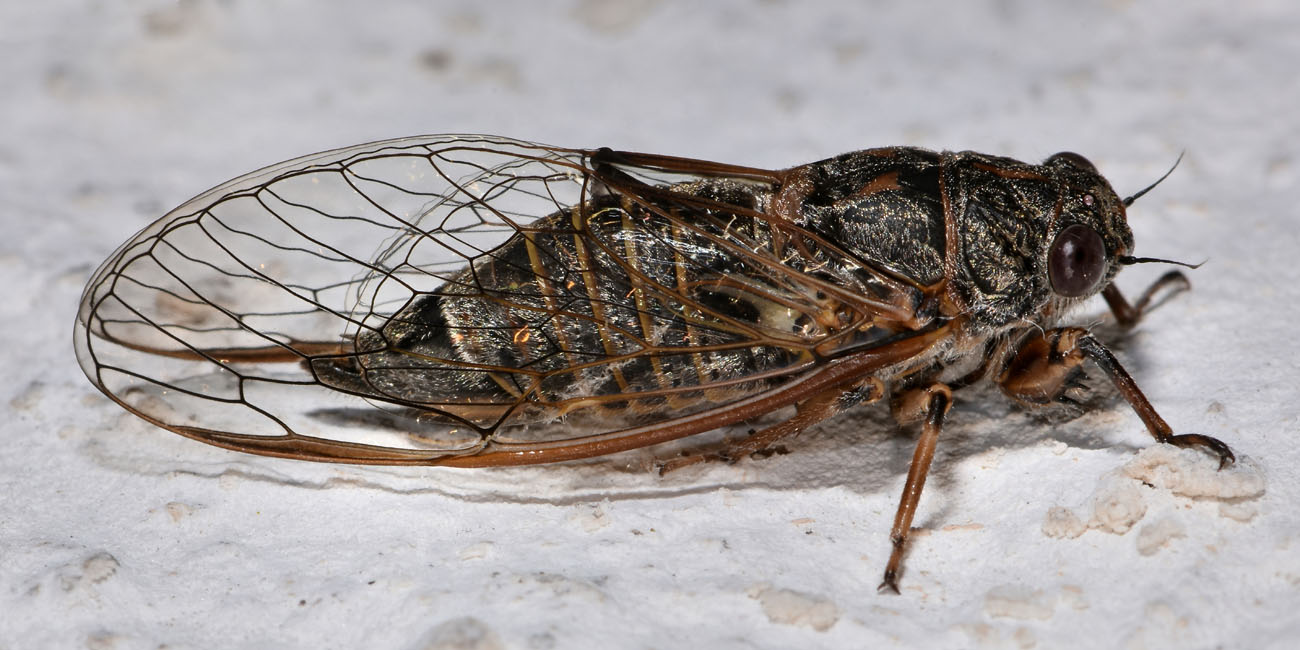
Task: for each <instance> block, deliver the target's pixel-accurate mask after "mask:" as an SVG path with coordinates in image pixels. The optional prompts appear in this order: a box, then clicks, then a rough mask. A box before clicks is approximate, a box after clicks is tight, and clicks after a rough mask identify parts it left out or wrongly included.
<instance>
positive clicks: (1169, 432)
mask: <svg viewBox="0 0 1300 650" xmlns="http://www.w3.org/2000/svg"><path fill="white" fill-rule="evenodd" d="M1085 359H1091V360H1092V362H1093V363H1095V364H1097V367H1099V368H1101V370H1102V372H1104V373H1106V376H1107V377H1109V378H1110V381H1111V383H1113V384H1114V385H1115V388H1116V389H1118V390H1119V394H1120V395H1121V396H1123V398H1124V399H1125V401H1127V402H1128V403H1129V406H1132V407H1133V410H1134V411H1136V412H1137V415H1138V417H1139V418H1142V423H1143V424H1145V425H1146V427H1147V431H1149V432H1150V433H1151V436H1152V437H1153V438H1155V439H1156V441H1157V442H1163V443H1167V444H1171V445H1175V446H1178V447H1201V448H1203V449H1206V450H1208V451H1209V452H1211V453H1213V454H1215V455H1217V456H1218V457H1219V468H1220V469H1222V468H1224V467H1227V466H1228V465H1231V464H1232V462H1233V461H1234V460H1235V458H1234V456H1233V455H1232V450H1231V449H1229V448H1228V445H1225V444H1224V443H1223V442H1221V441H1219V440H1218V439H1216V438H1211V437H1210V436H1204V435H1201V434H1196V433H1186V434H1181V435H1176V434H1174V431H1173V429H1172V428H1170V426H1169V423H1167V422H1165V420H1164V418H1162V417H1160V414H1158V413H1156V409H1155V407H1153V406H1151V402H1149V401H1147V398H1146V396H1145V395H1143V394H1142V390H1141V389H1139V388H1138V386H1137V383H1136V382H1134V381H1133V378H1132V377H1131V376H1129V374H1128V372H1126V371H1125V370H1124V367H1123V366H1121V365H1120V363H1119V360H1118V359H1116V358H1115V355H1113V354H1111V352H1110V350H1107V349H1106V346H1104V345H1102V344H1101V342H1100V341H1098V340H1097V339H1096V338H1095V337H1093V335H1092V334H1091V333H1089V332H1088V330H1085V329H1081V328H1078V327H1063V328H1060V329H1054V330H1048V331H1047V332H1046V333H1044V334H1043V336H1041V337H1034V338H1032V339H1030V340H1029V341H1026V342H1025V343H1024V345H1022V346H1021V347H1020V351H1019V352H1018V353H1017V354H1016V356H1015V357H1014V358H1012V360H1011V362H1010V363H1008V364H1007V367H1006V368H1005V369H1004V370H1003V371H1002V374H1001V375H999V376H998V383H999V384H1001V386H1002V390H1003V392H1005V393H1007V394H1008V395H1010V396H1011V397H1014V398H1016V399H1019V400H1021V401H1025V402H1030V403H1036V404H1042V403H1047V402H1051V401H1053V400H1057V399H1060V398H1061V394H1062V393H1064V392H1065V391H1066V389H1068V388H1070V386H1071V385H1073V384H1072V381H1073V379H1074V375H1075V374H1076V373H1077V369H1078V366H1079V365H1080V364H1082V363H1083V362H1084V360H1085Z"/></svg>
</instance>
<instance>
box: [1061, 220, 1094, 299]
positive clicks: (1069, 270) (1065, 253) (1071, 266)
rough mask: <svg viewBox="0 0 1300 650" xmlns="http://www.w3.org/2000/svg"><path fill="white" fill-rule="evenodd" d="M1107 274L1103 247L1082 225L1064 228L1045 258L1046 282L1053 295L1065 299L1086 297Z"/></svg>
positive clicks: (1091, 230)
mask: <svg viewBox="0 0 1300 650" xmlns="http://www.w3.org/2000/svg"><path fill="white" fill-rule="evenodd" d="M1105 272H1106V243H1105V242H1103V241H1102V240H1101V235H1098V234H1097V231H1095V230H1093V229H1092V228H1089V227H1087V226H1085V225H1083V224H1079V223H1076V224H1074V225H1072V226H1066V227H1065V229H1064V230H1062V231H1061V233H1060V234H1058V235H1057V236H1056V241H1053V242H1052V250H1051V252H1049V253H1048V254H1047V279H1048V281H1050V282H1051V283H1052V291H1055V292H1056V293H1057V294H1059V295H1062V296H1065V297H1067V298H1078V297H1079V296H1086V295H1088V294H1089V293H1091V292H1092V290H1093V289H1096V288H1097V283H1098V282H1101V278H1102V276H1103V275H1104V274H1105Z"/></svg>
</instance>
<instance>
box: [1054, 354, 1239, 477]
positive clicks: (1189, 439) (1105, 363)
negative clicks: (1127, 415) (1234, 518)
mask: <svg viewBox="0 0 1300 650" xmlns="http://www.w3.org/2000/svg"><path fill="white" fill-rule="evenodd" d="M1076 344H1077V345H1078V349H1080V350H1082V351H1083V353H1084V354H1086V355H1088V358H1090V359H1092V361H1093V363H1096V364H1097V365H1098V366H1099V367H1100V368H1101V369H1102V371H1103V372H1105V373H1106V375H1107V376H1108V377H1110V381H1111V383H1113V384H1115V388H1117V389H1119V394H1120V395H1122V396H1124V399H1125V400H1127V401H1128V403H1129V405H1130V406H1132V407H1133V410H1134V411H1136V412H1137V414H1138V417H1140V418H1142V423H1143V424H1145V425H1147V431H1150V432H1151V435H1152V437H1154V438H1155V439H1156V441H1157V442H1164V443H1168V444H1171V445H1174V446H1175V447H1201V448H1203V449H1206V450H1208V451H1209V452H1210V453H1213V454H1215V455H1217V456H1218V457H1219V469H1223V468H1225V467H1227V466H1229V465H1231V464H1232V463H1233V461H1235V460H1236V457H1235V456H1233V455H1232V450H1231V449H1229V448H1228V445H1226V444H1224V443H1223V441H1221V440H1219V439H1218V438H1211V437H1210V436H1205V435H1201V434H1199V433H1184V434H1174V430H1173V429H1172V428H1170V426H1169V423H1167V422H1165V419H1164V418H1162V417H1160V414H1159V413H1156V409H1155V407H1154V406H1151V402H1149V401H1147V397H1146V395H1143V394H1142V390H1141V389H1139V388H1138V386H1137V383H1136V382H1134V381H1133V378H1132V377H1130V376H1129V374H1128V372H1126V371H1125V370H1124V367H1123V366H1121V365H1119V360H1118V359H1116V358H1115V355H1113V354H1111V353H1110V350H1107V349H1106V346H1104V345H1102V344H1101V342H1100V341H1098V340H1097V339H1095V338H1093V336H1092V335H1091V334H1088V333H1087V332H1084V334H1083V335H1082V336H1080V337H1079V338H1078V341H1077V343H1076Z"/></svg>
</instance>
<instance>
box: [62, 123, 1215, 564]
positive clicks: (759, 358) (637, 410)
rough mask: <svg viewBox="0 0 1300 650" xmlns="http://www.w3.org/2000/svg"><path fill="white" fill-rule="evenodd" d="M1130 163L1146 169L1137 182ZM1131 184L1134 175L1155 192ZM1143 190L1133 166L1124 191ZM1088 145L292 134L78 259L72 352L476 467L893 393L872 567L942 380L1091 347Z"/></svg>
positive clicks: (1125, 317)
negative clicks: (814, 153) (299, 139)
mask: <svg viewBox="0 0 1300 650" xmlns="http://www.w3.org/2000/svg"><path fill="white" fill-rule="evenodd" d="M1148 189H1149V188H1148ZM1144 192H1145V190H1144ZM1140 194H1141V193H1139V195H1140ZM1133 198H1136V196H1134V197H1131V198H1130V199H1126V200H1121V199H1120V198H1119V197H1118V196H1116V194H1115V192H1114V191H1113V190H1112V189H1111V187H1110V185H1109V184H1108V183H1107V182H1106V181H1105V179H1103V178H1102V177H1101V176H1100V175H1099V174H1098V172H1097V170H1096V169H1095V168H1094V167H1093V166H1092V165H1091V164H1090V163H1089V162H1088V161H1086V160H1085V159H1083V158H1082V157H1080V156H1078V155H1077V154H1070V153H1063V154H1058V155H1056V156H1053V157H1051V158H1049V159H1048V160H1047V161H1046V162H1045V163H1043V164H1041V165H1029V164H1025V163H1021V162H1017V161H1014V160H1009V159H1006V158H998V157H994V156H987V155H983V154H977V153H970V152H964V153H935V152H930V151H925V150H921V149H913V148H884V149H871V150H866V151H859V152H855V153H849V154H845V155H842V156H838V157H835V158H832V159H829V160H824V161H821V162H817V163H812V164H808V165H803V166H800V167H794V168H791V169H787V170H778V171H773V170H764V169H755V168H748V167H739V166H732V165H724V164H718V163H711V162H704V161H698V160H688V159H682V158H673V157H668V156H657V155H648V154H638V153H629V152H615V151H610V150H607V149H601V150H578V149H560V148H554V147H546V146H541V145H535V144H529V143H524V142H518V141H513V140H507V139H504V138H494V137H484V136H430V137H422V138H408V139H400V140H391V141H385V142H378V143H372V144H367V145H360V146H356V147H351V148H347V149H340V150H336V151H331V152H326V153H322V154H317V155H313V156H308V157H305V158H300V159H298V160H294V161H289V162H286V163H282V164H280V165H276V166H273V167H269V168H267V169H264V170H261V171H259V172H255V173H253V174H250V175H248V176H244V177H242V178H239V179H236V180H234V181H231V182H229V183H226V184H225V185H222V186H219V187H217V188H215V189H213V190H210V191H209V192H206V193H204V194H202V195H200V196H199V197H197V198H195V199H193V200H191V201H189V202H188V203H186V204H184V205H182V206H181V207H179V208H177V209H175V210H173V211H172V212H171V213H169V214H167V215H166V216H164V217H163V218H162V219H160V220H159V221H157V222H155V223H154V224H152V225H150V226H149V227H147V228H145V229H144V230H143V231H141V232H140V233H138V234H137V235H136V236H135V237H133V238H132V239H131V240H130V241H128V242H127V243H126V244H124V245H123V246H122V247H121V248H119V249H118V250H117V252H116V253H114V254H113V256H112V257H111V258H110V259H109V260H108V261H107V262H105V263H104V265H103V266H101V267H100V269H99V270H98V271H97V272H96V273H95V275H94V277H93V278H92V279H91V281H90V283H89V285H88V286H87V288H86V291H85V294H84V296H83V298H82V304H81V309H80V311H79V314H78V320H77V330H76V336H75V340H76V347H77V355H78V359H79V360H80V362H81V365H82V367H83V369H84V370H85V371H86V374H87V376H88V377H90V379H91V381H92V382H94V383H95V385H96V386H98V387H99V388H100V389H101V390H102V391H103V392H104V393H105V394H106V395H108V396H109V397H110V398H112V399H113V400H115V401H117V402H118V403H119V404H121V405H122V406H124V407H125V408H127V409H128V410H130V411H131V412H133V413H135V414H137V415H139V416H141V417H143V418H144V419H146V420H148V421H150V422H152V423H154V424H156V425H158V426H161V427H165V428H167V429H170V430H172V431H175V432H177V433H180V434H182V435H185V436H189V437H192V438H196V439H198V440H202V441H204V442H208V443H211V444H215V445H218V446H222V447H226V448H230V449H236V450H240V451H247V452H251V453H258V454H266V455H271V456H283V457H291V458H300V459H306V460H317V461H331V462H350V463H383V464H428V465H451V466H492V465H514V464H527V463H543V462H552V461H562V460H568V459H574V458H582V457H587V456H593V455H599V454H606V453H612V452H616V451H621V450H626V449H632V448H636V447H644V446H647V445H651V444H655V443H659V442H664V441H668V440H673V439H678V438H682V437H685V436H689V435H693V434H696V433H702V432H705V431H709V430H713V429H717V428H720V427H724V426H728V425H733V424H738V423H742V422H745V421H748V420H752V419H754V418H756V417H758V416H761V415H765V414H769V413H773V412H776V411H778V410H780V409H782V408H784V407H787V406H794V407H795V409H796V410H795V414H794V415H793V416H792V417H790V418H789V419H787V420H786V421H784V422H781V423H778V424H776V425H774V426H771V427H769V428H767V429H765V430H762V431H759V432H757V433H755V434H754V435H752V436H750V437H749V438H746V439H744V440H742V441H739V442H736V443H734V444H732V445H731V446H730V447H728V448H726V449H723V450H721V451H716V452H712V453H701V454H699V455H696V456H690V457H685V458H678V459H674V460H671V461H668V462H666V463H665V464H664V468H665V469H672V468H675V467H680V466H682V465H686V464H690V463H693V462H697V461H699V460H707V459H714V458H722V459H738V458H741V457H743V456H745V455H748V454H751V453H754V452H758V451H762V450H764V449H767V448H768V447H770V446H771V445H772V444H773V443H775V442H776V441H778V440H780V439H781V438H783V437H785V436H789V435H791V434H794V433H797V432H798V431H800V430H802V429H804V428H807V427H808V426H811V425H813V424H815V423H817V422H818V421H821V420H823V419H825V418H827V417H830V416H833V415H835V414H837V413H839V412H841V411H843V410H845V409H847V408H850V407H852V406H854V405H856V404H859V403H865V402H874V401H879V400H883V399H885V398H889V401H890V403H891V405H892V407H893V410H894V414H895V416H896V418H897V419H898V420H899V421H900V422H908V421H918V420H919V421H920V422H921V436H920V441H919V443H918V445H917V450H916V454H915V456H914V458H913V461H912V468H911V471H910V472H909V474H908V478H907V483H906V486H905V488H904V496H903V499H902V502H901V504H900V506H899V510H898V514H897V516H896V518H895V522H894V529H893V540H894V554H893V556H892V557H891V559H890V561H889V564H888V567H887V569H886V573H885V581H884V584H883V585H882V587H887V588H890V589H894V590H897V575H898V569H899V566H900V563H901V558H902V551H903V547H904V543H905V540H906V535H907V531H908V530H909V529H910V527H911V520H912V515H913V513H914V512H915V509H916V505H917V503H918V501H919V498H920V493H921V488H922V486H923V485H924V482H925V475H926V472H927V470H928V467H929V464H930V461H931V459H932V457H933V453H934V448H935V444H936V441H937V438H938V435H939V432H940V429H941V428H942V425H943V421H944V418H945V416H946V414H947V412H948V409H949V406H950V404H951V401H952V391H953V390H955V389H959V388H962V387H964V386H968V385H970V384H973V383H977V382H981V381H993V382H997V383H998V384H999V385H1000V386H1001V387H1002V389H1003V390H1004V392H1006V393H1007V394H1008V395H1010V396H1011V397H1013V398H1015V399H1017V400H1019V401H1023V402H1027V403H1035V404H1038V403H1050V402H1054V401H1058V400H1064V399H1068V396H1067V392H1068V391H1069V390H1070V389H1071V388H1072V387H1073V386H1075V383H1076V381H1077V375H1078V373H1079V372H1080V368H1079V366H1080V365H1081V364H1082V363H1083V362H1084V361H1087V360H1091V361H1092V362H1094V363H1096V364H1097V365H1098V366H1099V367H1100V368H1101V369H1102V371H1103V372H1105V373H1106V374H1107V375H1108V376H1109V377H1110V378H1111V379H1112V381H1113V383H1114V384H1115V385H1116V386H1117V387H1118V389H1119V391H1120V393H1121V394H1122V395H1123V397H1124V398H1125V399H1126V400H1127V401H1128V402H1129V403H1130V404H1131V405H1132V406H1133V407H1134V408H1135V410H1136V411H1137V413H1138V414H1139V415H1140V416H1141V417H1142V419H1143V421H1144V423H1145V424H1146V426H1147V428H1148V430H1149V431H1150V432H1151V433H1152V435H1153V436H1155V438H1156V439H1157V440H1159V441H1161V442H1167V443H1172V444H1176V445H1181V446H1198V447H1203V448H1206V449H1208V450H1209V451H1211V452H1213V453H1215V454H1217V455H1218V456H1219V457H1220V459H1221V463H1222V464H1227V463H1229V462H1231V461H1232V459H1233V456H1232V453H1231V451H1229V449H1228V447H1227V446H1226V445H1224V444H1223V443H1222V442H1220V441H1218V440H1216V439H1214V438H1210V437H1207V436H1201V435H1196V434H1184V435H1175V434H1174V433H1173V432H1172V430H1171V429H1170V427H1169V426H1168V425H1167V424H1166V423H1165V422H1164V420H1162V419H1161V418H1160V416H1159V415H1157V414H1156V412H1155V410H1154V409H1153V408H1152V407H1151V405H1150V404H1149V403H1148V402H1147V400H1146V398H1145V397H1143V395H1142V393H1141V392H1140V391H1139V390H1138V388H1137V387H1136V385H1135V384H1134V383H1133V380H1132V379H1131V378H1130V377H1129V376H1128V374H1127V373H1126V372H1125V371H1124V370H1123V368H1122V367H1121V366H1120V365H1119V363H1118V362H1117V361H1116V360H1115V358H1114V356H1112V355H1111V354H1110V352H1109V351H1107V350H1106V348H1105V347H1103V346H1102V345H1101V344H1100V343H1099V342H1098V341H1097V340H1096V339H1095V338H1094V337H1093V336H1092V335H1091V334H1089V333H1088V332H1087V331H1086V330H1084V329H1080V328H1070V327H1065V328H1057V327H1056V325H1057V324H1058V323H1059V322H1060V320H1061V318H1062V317H1063V315H1064V314H1065V313H1066V312H1067V311H1068V310H1069V309H1070V308H1071V307H1073V306H1075V305H1077V304H1078V303H1080V302H1082V301H1083V300H1085V299H1087V298H1088V297H1091V296H1092V295H1095V294H1097V293H1102V295H1103V296H1104V297H1105V298H1106V300H1107V301H1108V302H1109V304H1110V305H1111V307H1112V309H1113V310H1114V312H1115V314H1116V316H1117V317H1118V319H1119V321H1120V323H1121V324H1122V325H1125V326H1129V325H1132V324H1133V323H1135V322H1137V320H1138V319H1139V318H1140V317H1141V314H1142V311H1143V308H1144V307H1145V306H1146V304H1147V302H1148V300H1149V298H1150V296H1151V294H1152V291H1154V290H1156V289H1159V288H1161V287H1173V286H1177V285H1179V284H1180V283H1181V284H1185V280H1184V279H1183V278H1182V276H1181V274H1178V273H1172V274H1169V275H1167V276H1166V277H1165V278H1164V279H1163V280H1162V281H1160V282H1159V283H1157V285H1156V286H1154V287H1152V290H1149V291H1148V292H1147V294H1146V295H1144V296H1143V299H1142V300H1140V301H1138V303H1137V304H1136V306H1131V305H1129V303H1128V302H1127V301H1126V300H1125V299H1124V298H1123V297H1122V296H1121V295H1120V293H1119V291H1118V289H1116V288H1115V286H1114V285H1113V284H1112V283H1111V280H1112V278H1113V277H1114V275H1115V273H1116V272H1117V271H1118V270H1119V268H1120V267H1122V266H1123V265H1125V264H1131V263H1135V262H1139V261H1146V260H1144V259H1143V258H1135V257H1132V256H1131V251H1132V249H1133V237H1132V234H1131V232H1130V230H1129V227H1128V224H1127V221H1126V214H1125V207H1126V206H1127V204H1128V203H1131V202H1132V199H1133Z"/></svg>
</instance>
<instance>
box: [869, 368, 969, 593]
mask: <svg viewBox="0 0 1300 650" xmlns="http://www.w3.org/2000/svg"><path fill="white" fill-rule="evenodd" d="M919 393H920V394H921V395H920V396H921V397H923V398H924V399H925V407H924V408H925V421H924V422H923V423H922V424H921V437H920V438H918V439H917V441H916V451H915V452H913V453H912V465H911V467H910V468H908V470H907V482H906V483H904V484H903V496H902V498H901V499H900V500H899V502H898V512H897V513H896V514H895V515H894V528H893V529H892V530H891V531H890V533H889V539H890V541H892V542H893V543H894V550H893V552H892V553H890V554H889V564H886V565H885V579H884V581H883V582H881V583H880V587H879V588H878V590H879V591H886V590H888V591H892V592H894V593H898V570H899V568H900V567H901V565H902V563H903V552H904V550H905V549H906V546H907V535H908V533H909V532H911V530H912V518H913V517H914V516H916V506H917V504H918V503H920V501H921V490H922V489H923V488H924V487H925V476H926V474H928V473H929V471H930V461H932V460H934V448H935V446H936V445H937V444H938V442H939V431H940V430H942V429H943V419H944V416H945V415H947V414H948V408H949V407H951V406H952V390H951V389H950V388H948V387H947V386H945V385H943V384H934V385H932V386H930V387H928V388H924V389H921V390H920V391H919ZM904 399H905V400H907V399H908V398H904Z"/></svg>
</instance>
